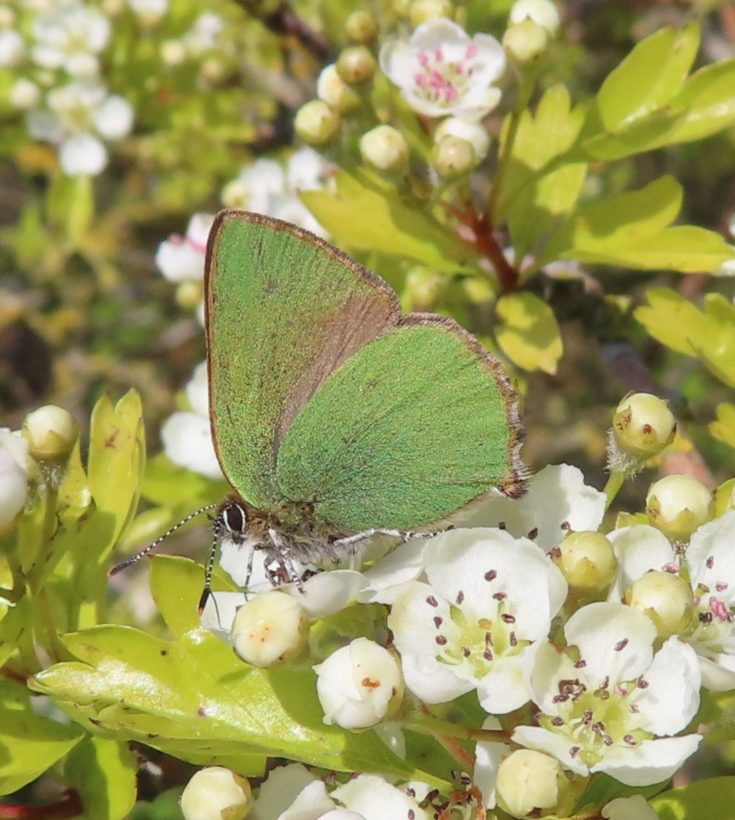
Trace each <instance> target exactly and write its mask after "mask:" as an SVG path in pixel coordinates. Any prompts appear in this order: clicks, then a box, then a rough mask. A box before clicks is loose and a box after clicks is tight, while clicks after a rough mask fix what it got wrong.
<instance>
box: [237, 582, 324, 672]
mask: <svg viewBox="0 0 735 820" xmlns="http://www.w3.org/2000/svg"><path fill="white" fill-rule="evenodd" d="M308 637H309V620H308V618H307V617H306V613H305V612H304V608H303V607H302V606H301V604H299V602H298V601H297V600H296V599H295V598H292V597H291V596H290V595H289V594H288V593H286V592H279V591H278V590H274V591H273V592H265V593H263V594H262V595H258V597H257V598H253V599H252V600H250V601H248V602H247V603H245V604H243V606H241V607H240V609H238V610H237V615H235V619H234V621H233V622H232V630H231V632H230V640H231V641H232V646H233V649H234V650H235V654H236V655H237V656H238V657H239V658H241V659H242V660H244V661H245V662H246V663H249V664H252V665H253V666H260V667H268V666H276V665H278V664H284V663H288V662H289V661H292V660H293V659H294V658H296V657H298V656H299V655H300V654H301V652H302V651H303V650H304V648H305V647H306V643H307V640H308Z"/></svg>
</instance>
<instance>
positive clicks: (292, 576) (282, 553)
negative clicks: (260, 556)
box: [268, 527, 303, 590]
mask: <svg viewBox="0 0 735 820" xmlns="http://www.w3.org/2000/svg"><path fill="white" fill-rule="evenodd" d="M268 537H269V538H270V540H271V544H273V550H274V558H275V559H276V560H277V561H278V563H279V564H280V567H281V568H282V569H284V570H285V571H286V574H287V575H288V581H289V582H291V583H295V584H296V586H297V587H298V588H299V589H300V590H303V587H302V585H301V577H300V576H299V574H298V573H297V572H296V567H295V566H294V565H293V561H292V560H291V554H290V553H291V550H290V549H289V546H288V542H287V541H286V540H285V539H284V538H283V537H282V536H281V535H280V533H278V532H277V531H276V530H274V529H273V528H272V527H270V528H269V529H268ZM271 577H275V578H278V577H279V576H278V573H275V576H271ZM279 580H283V579H279ZM274 586H278V585H277V584H274Z"/></svg>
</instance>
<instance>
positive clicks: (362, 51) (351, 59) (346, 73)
mask: <svg viewBox="0 0 735 820" xmlns="http://www.w3.org/2000/svg"><path fill="white" fill-rule="evenodd" d="M376 67H377V63H376V62H375V57H374V56H373V53H372V51H370V49H369V48H368V47H367V46H348V47H347V48H345V49H343V50H342V53H341V54H340V55H339V57H338V58H337V73H338V74H339V76H340V77H341V78H342V79H343V80H344V82H346V83H347V84H348V85H359V84H360V83H366V82H369V81H370V80H372V79H373V77H374V76H375V69H376Z"/></svg>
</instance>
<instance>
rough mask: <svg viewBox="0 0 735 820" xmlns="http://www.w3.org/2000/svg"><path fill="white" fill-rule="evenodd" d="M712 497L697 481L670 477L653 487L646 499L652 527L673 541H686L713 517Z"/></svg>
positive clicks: (683, 476)
mask: <svg viewBox="0 0 735 820" xmlns="http://www.w3.org/2000/svg"><path fill="white" fill-rule="evenodd" d="M713 507H714V504H713V500H712V493H711V492H710V491H709V490H708V489H707V488H706V487H705V486H704V484H702V482H701V481H697V479H696V478H692V476H688V475H668V476H666V477H665V478H662V479H661V480H660V481H657V482H656V483H655V484H652V485H651V487H650V489H649V490H648V495H647V496H646V513H647V514H648V517H649V518H650V519H651V523H652V524H653V525H654V526H655V527H658V529H660V530H661V532H662V533H663V534H664V535H666V536H667V537H668V538H671V539H672V540H673V541H686V540H687V539H688V538H689V536H690V535H691V534H692V533H693V532H694V530H696V529H697V527H699V526H701V525H702V524H704V523H706V522H707V521H709V520H710V518H711V517H712V511H713Z"/></svg>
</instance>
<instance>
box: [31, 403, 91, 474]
mask: <svg viewBox="0 0 735 820" xmlns="http://www.w3.org/2000/svg"><path fill="white" fill-rule="evenodd" d="M78 435H79V427H78V425H77V423H76V421H74V417H73V416H72V415H71V413H69V411H68V410H64V408H63V407H57V406H56V405H55V404H47V405H45V406H43V407H39V408H38V410H34V411H33V412H32V413H29V414H28V415H27V416H26V418H25V421H24V422H23V437H24V438H25V440H26V441H27V442H28V452H29V453H30V454H31V455H32V456H33V458H35V459H36V460H38V461H52V462H54V463H59V462H62V461H65V460H66V458H67V457H68V456H69V453H71V451H72V448H73V447H74V445H75V444H76V441H77V436H78Z"/></svg>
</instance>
